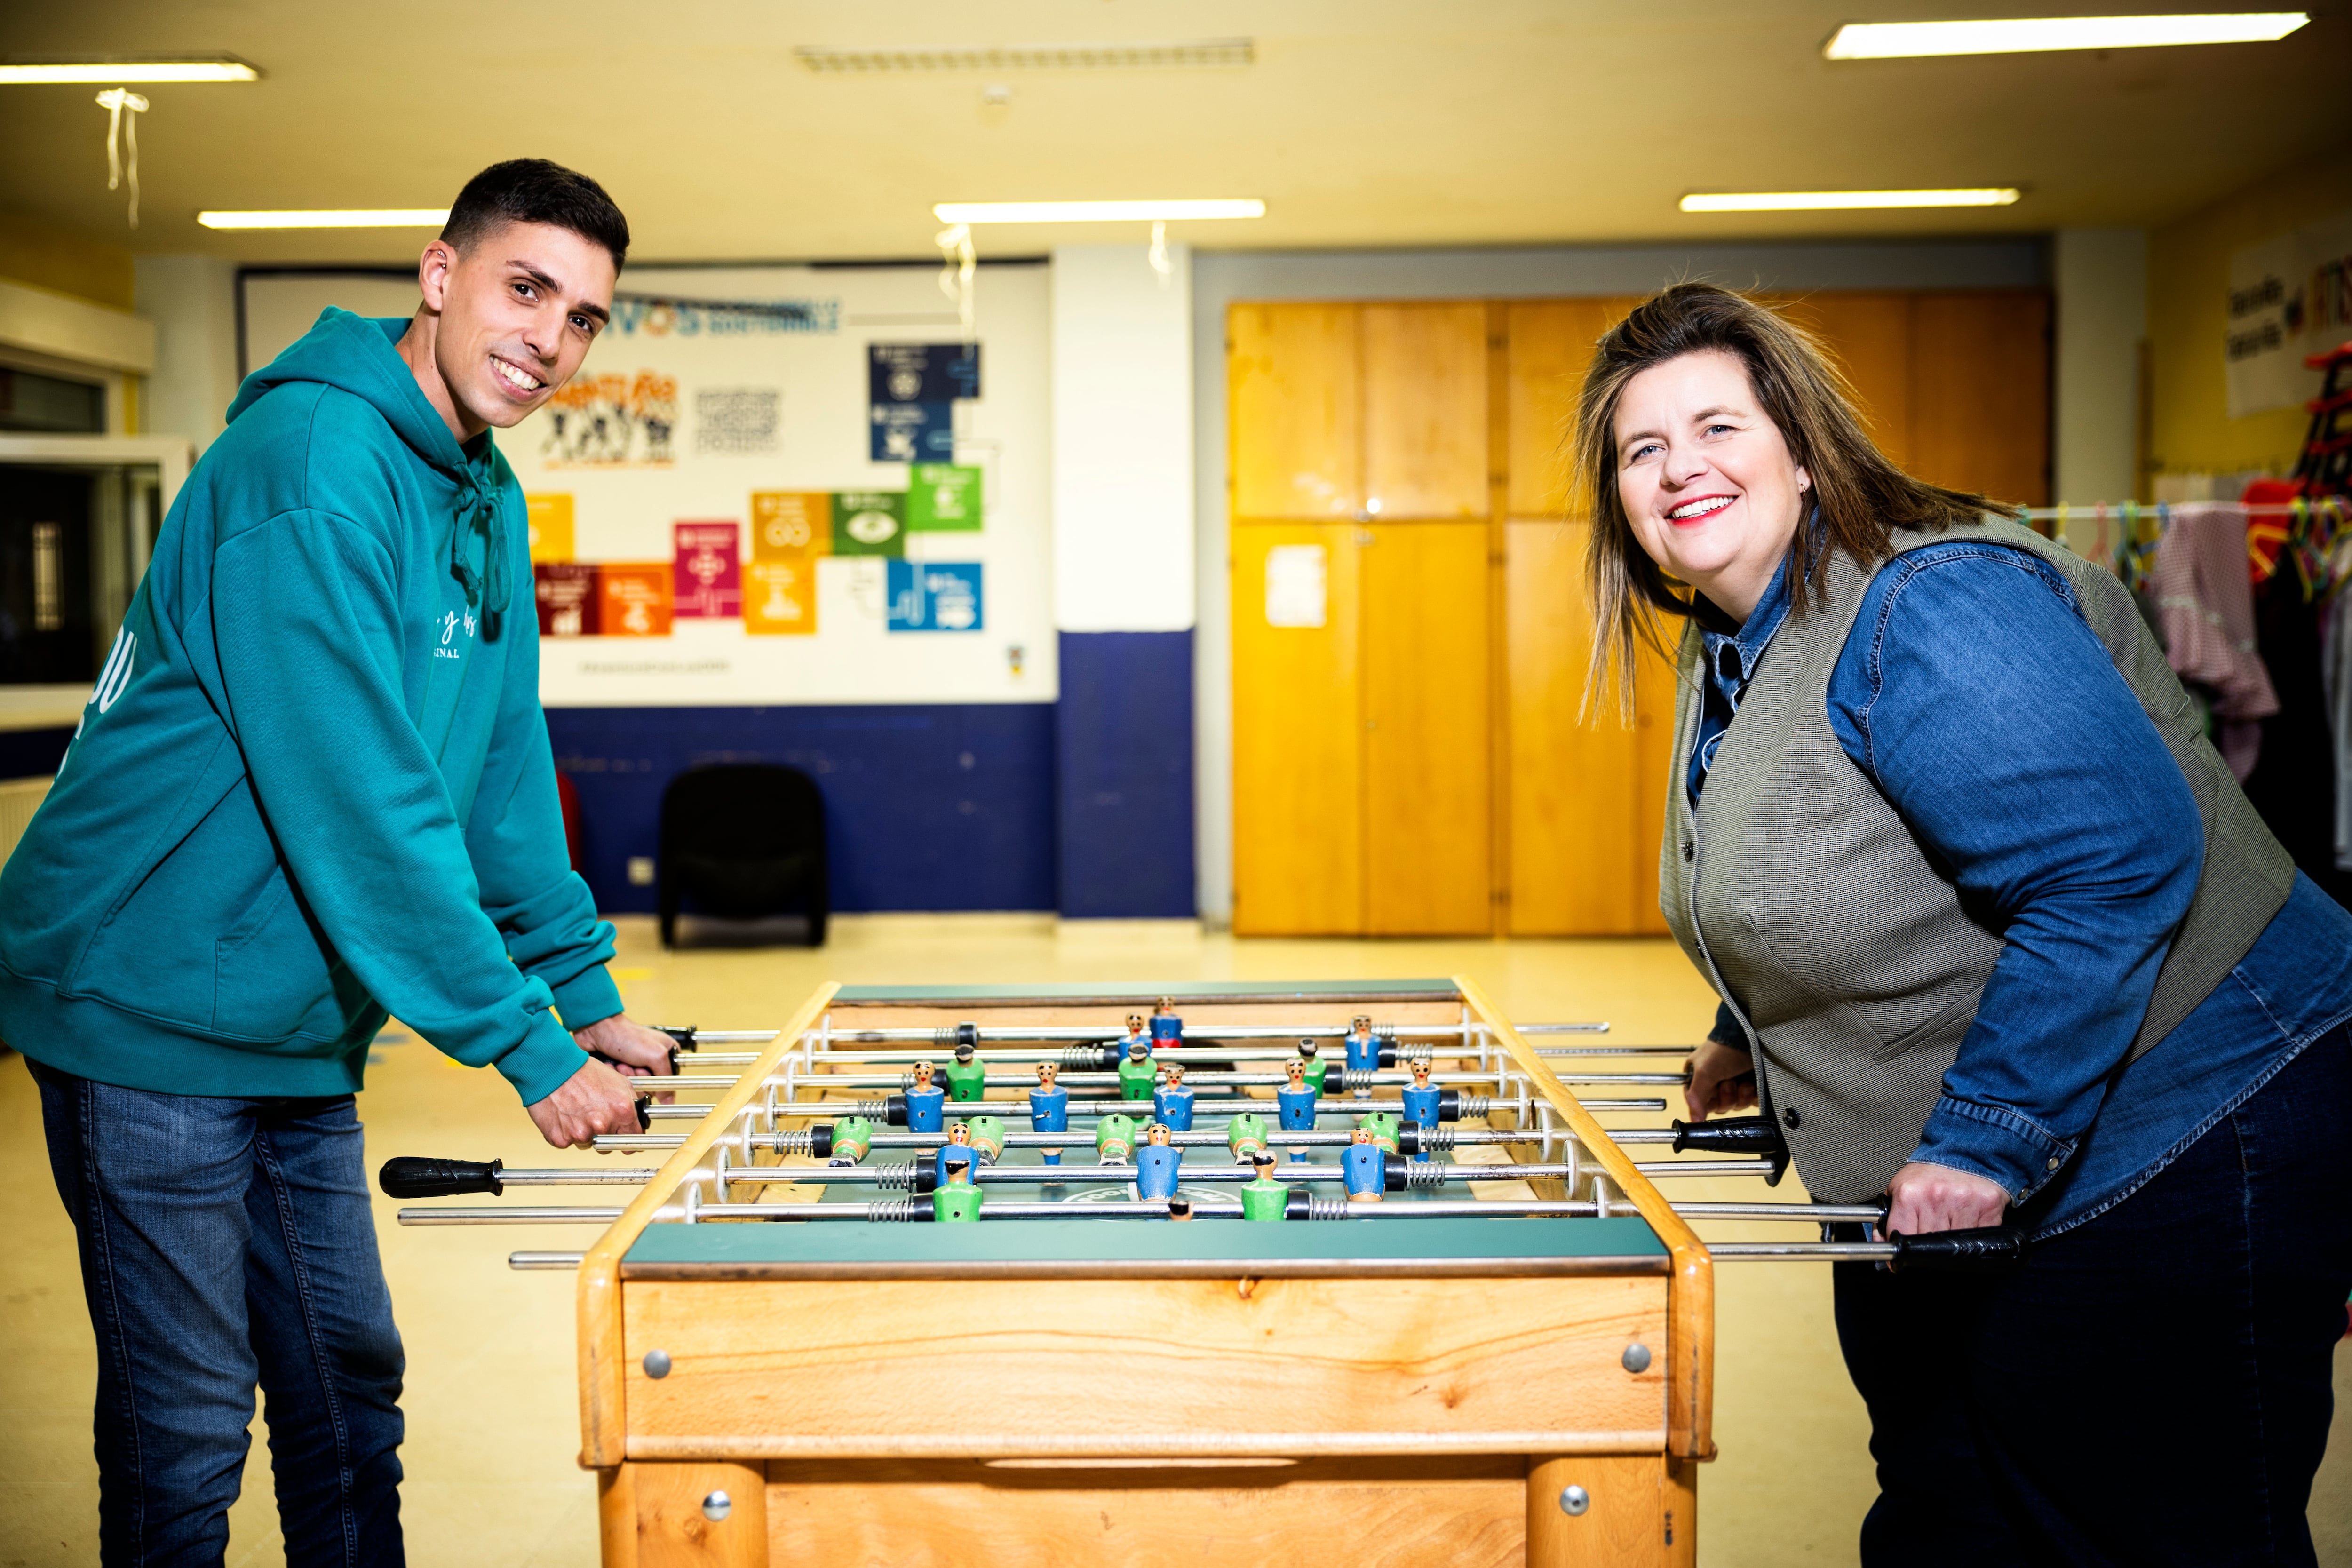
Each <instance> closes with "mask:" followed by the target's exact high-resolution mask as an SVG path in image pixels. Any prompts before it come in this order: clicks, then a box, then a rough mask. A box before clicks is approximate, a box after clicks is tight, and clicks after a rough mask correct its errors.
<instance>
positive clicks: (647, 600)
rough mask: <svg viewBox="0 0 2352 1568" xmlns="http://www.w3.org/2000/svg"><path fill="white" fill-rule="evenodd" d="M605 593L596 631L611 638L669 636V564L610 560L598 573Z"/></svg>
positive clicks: (599, 610)
mask: <svg viewBox="0 0 2352 1568" xmlns="http://www.w3.org/2000/svg"><path fill="white" fill-rule="evenodd" d="M596 579H597V584H598V586H599V587H601V588H602V589H603V590H604V592H603V594H602V595H600V598H601V603H600V604H599V605H598V606H597V621H598V625H597V627H596V629H597V631H598V632H599V633H601V634H602V635H604V636H605V637H667V636H669V592H670V563H668V562H667V561H649V562H607V563H604V565H603V566H600V567H599V568H598V569H597V572H596Z"/></svg>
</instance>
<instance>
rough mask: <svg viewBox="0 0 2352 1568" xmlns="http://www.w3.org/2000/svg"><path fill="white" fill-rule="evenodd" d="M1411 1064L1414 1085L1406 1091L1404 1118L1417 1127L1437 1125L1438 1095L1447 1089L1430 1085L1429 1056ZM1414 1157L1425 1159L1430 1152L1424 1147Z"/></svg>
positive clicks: (1420, 1057)
mask: <svg viewBox="0 0 2352 1568" xmlns="http://www.w3.org/2000/svg"><path fill="white" fill-rule="evenodd" d="M1410 1065H1411V1066H1412V1088H1411V1089H1406V1090H1405V1091H1404V1097H1403V1098H1404V1119H1405V1120H1406V1121H1409V1122H1411V1123H1412V1125H1414V1126H1416V1127H1434V1126H1436V1125H1437V1105H1438V1097H1439V1096H1440V1095H1442V1094H1444V1092H1445V1091H1444V1090H1443V1089H1433V1088H1432V1087H1430V1082H1429V1058H1427V1057H1426V1056H1418V1057H1415V1058H1412V1063H1411V1064H1410ZM1413 1158H1414V1159H1416V1160H1424V1161H1425V1160H1427V1159H1428V1158H1429V1152H1428V1151H1427V1150H1425V1149H1424V1150H1423V1151H1422V1152H1420V1153H1418V1154H1415V1155H1414V1156H1413Z"/></svg>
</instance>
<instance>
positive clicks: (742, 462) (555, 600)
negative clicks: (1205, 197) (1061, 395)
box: [241, 266, 1058, 708]
mask: <svg viewBox="0 0 2352 1568" xmlns="http://www.w3.org/2000/svg"><path fill="white" fill-rule="evenodd" d="M977 283H978V287H977V290H976V295H975V303H976V307H977V308H976V310H975V314H974V333H973V337H972V340H971V342H966V341H965V340H964V338H963V335H962V331H961V324H960V320H959V317H958V315H957V313H956V311H955V310H954V309H953V307H952V306H951V305H950V302H949V300H946V299H945V298H944V297H943V296H942V295H941V293H940V287H939V280H938V272H937V269H936V268H929V267H905V268H898V267H870V268H809V267H746V268H650V267H649V268H630V269H629V270H628V271H626V272H625V273H624V275H623V277H622V280H621V287H620V290H619V293H618V294H617V296H616V297H615V300H614V320H613V323H612V325H611V326H610V327H608V328H607V329H606V330H605V331H604V333H602V334H601V335H600V336H599V338H598V340H597V342H596V345H595V347H594V348H593V349H592V350H591V351H590V353H589V355H588V359H587V363H585V364H584V365H583V367H582V369H581V371H580V373H579V374H578V375H576V376H575V377H574V378H573V380H572V383H571V384H569V385H568V386H566V387H565V388H563V389H562V391H561V392H560V393H559V394H558V395H556V397H555V398H554V399H552V400H551V401H550V402H549V404H548V405H546V406H544V407H542V408H541V410H540V411H539V412H537V413H536V414H534V415H532V416H531V417H530V419H528V420H526V421H524V422H523V423H522V424H521V425H519V426H516V427H515V428H513V429H512V430H507V431H500V432H499V433H498V435H497V437H496V439H497V441H498V443H499V449H500V450H501V451H502V452H503V453H504V454H505V455H506V458H507V460H508V462H509V464H511V465H512V466H513V468H514V470H515V472H516V475H517V476H518V477H519V478H520V479H521V481H522V486H523V489H524V492H525V495H526V497H527V499H528V500H529V503H530V514H531V524H532V535H533V548H532V557H533V568H534V574H535V578H536V590H537V593H538V595H539V600H540V626H541V643H540V663H541V678H540V692H541V700H542V701H543V702H545V703H546V704H547V705H548V706H550V707H592V708H614V707H697V706H742V705H769V704H775V705H784V704H804V703H877V702H882V703H889V702H898V703H937V702H1044V701H1052V700H1055V698H1056V696H1057V694H1058V693H1057V680H1056V670H1055V638H1054V636H1053V621H1052V615H1053V610H1052V595H1051V552H1052V539H1051V519H1050V516H1049V509H1050V504H1051V502H1050V497H1051V479H1050V475H1049V473H1048V470H1047V458H1048V452H1047V446H1046V443H1047V437H1048V430H1049V419H1050V410H1049V407H1048V404H1047V397H1048V387H1047V367H1048V339H1047V332H1048V306H1049V288H1050V279H1049V275H1048V272H1047V270H1046V268H1045V267H1043V266H1003V267H991V268H983V269H982V272H981V274H980V276H979V279H978V280H977ZM241 286H242V289H243V296H244V297H243V305H244V310H243V312H242V314H243V319H244V340H243V344H242V346H243V349H244V352H245V358H246V363H247V366H248V367H252V366H258V365H261V364H266V363H268V361H269V359H270V358H271V357H273V356H274V355H275V354H276V353H278V352H279V351H280V350H281V349H283V348H284V347H285V346H286V344H288V343H289V342H292V341H294V339H296V338H298V337H299V336H300V335H301V334H302V332H304V331H307V330H308V329H309V327H310V323H311V322H312V321H315V320H316V319H317V317H318V313H319V311H320V310H322V309H324V308H325V307H326V306H328V305H341V306H343V307H344V308H345V309H348V310H356V311H359V312H360V313H362V314H365V315H373V316H383V315H405V314H408V313H409V312H411V311H412V310H414V309H415V300H416V293H415V283H414V281H413V279H408V278H406V277H404V276H401V275H395V274H374V275H371V274H354V273H266V272H252V273H247V275H245V276H244V278H243V279H241Z"/></svg>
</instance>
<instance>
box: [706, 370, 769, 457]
mask: <svg viewBox="0 0 2352 1568" xmlns="http://www.w3.org/2000/svg"><path fill="white" fill-rule="evenodd" d="M782 404H783V394H782V392H780V391H778V390H777V389H776V388H774V387H772V386H771V387H726V388H713V389H711V390H709V391H706V392H698V393H696V394H695V395H694V431H695V434H694V449H695V450H696V451H698V452H701V453H705V454H708V455H710V456H713V457H732V458H741V457H757V456H761V455H764V454H768V453H772V452H774V451H776V450H777V449H778V447H779V446H780V444H781V443H780V440H779V434H778V426H780V425H781V424H782V417H781V413H782Z"/></svg>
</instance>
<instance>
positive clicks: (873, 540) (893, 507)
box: [833, 490, 907, 555]
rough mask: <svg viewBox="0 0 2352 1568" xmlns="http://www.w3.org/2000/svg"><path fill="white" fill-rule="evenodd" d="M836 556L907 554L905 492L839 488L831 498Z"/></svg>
mask: <svg viewBox="0 0 2352 1568" xmlns="http://www.w3.org/2000/svg"><path fill="white" fill-rule="evenodd" d="M833 552H834V553H835V555H904V554H906V553H907V492H906V491H904V490H842V491H840V492H838V493H837V494H835V496H834V498H833Z"/></svg>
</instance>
